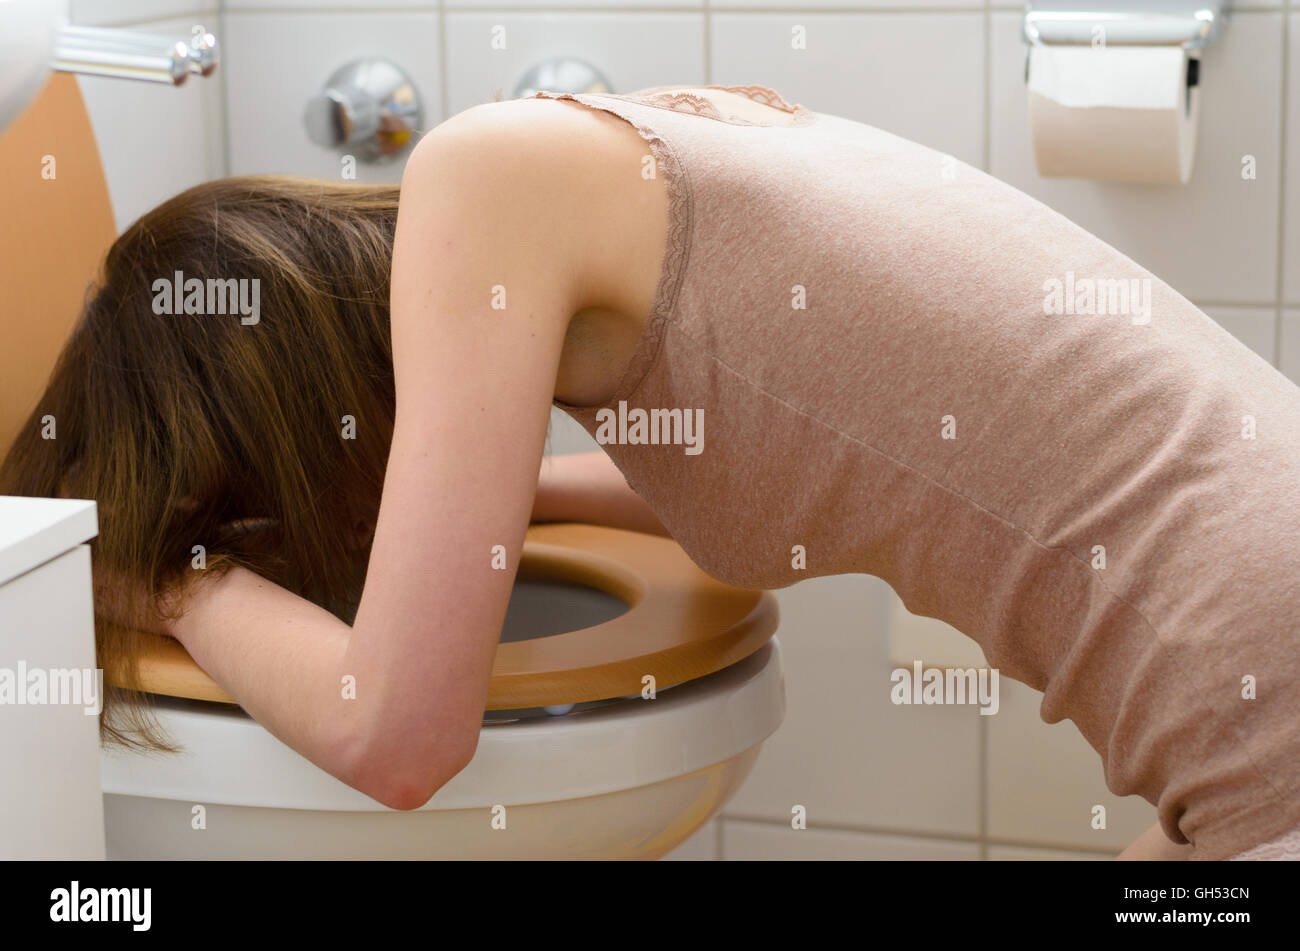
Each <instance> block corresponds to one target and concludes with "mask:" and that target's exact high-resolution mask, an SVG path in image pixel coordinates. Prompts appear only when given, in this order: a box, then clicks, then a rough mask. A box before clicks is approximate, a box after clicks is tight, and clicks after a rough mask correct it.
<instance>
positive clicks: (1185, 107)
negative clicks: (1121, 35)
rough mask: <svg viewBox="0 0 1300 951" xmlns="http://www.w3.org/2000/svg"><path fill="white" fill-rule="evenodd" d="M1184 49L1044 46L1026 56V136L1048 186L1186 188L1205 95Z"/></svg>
mask: <svg viewBox="0 0 1300 951" xmlns="http://www.w3.org/2000/svg"><path fill="white" fill-rule="evenodd" d="M1192 58H1193V57H1192V54H1190V53H1189V52H1188V51H1187V50H1185V49H1183V48H1182V47H1180V46H1106V47H1091V46H1041V45H1035V46H1033V47H1031V50H1030V54H1029V128H1030V135H1031V137H1032V139H1033V143H1034V159H1035V161H1036V162H1037V164H1038V173H1039V174H1040V175H1043V176H1045V177H1048V178H1089V179H1094V180H1097V181H1108V182H1139V183H1143V184H1175V183H1177V184H1186V182H1187V180H1188V179H1189V178H1191V175H1192V161H1193V158H1194V156H1195V148H1196V128H1197V120H1198V118H1199V113H1200V109H1199V103H1200V94H1199V88H1198V87H1197V86H1192V87H1189V86H1188V84H1187V78H1188V69H1189V68H1190V67H1189V63H1190V60H1191V59H1192Z"/></svg>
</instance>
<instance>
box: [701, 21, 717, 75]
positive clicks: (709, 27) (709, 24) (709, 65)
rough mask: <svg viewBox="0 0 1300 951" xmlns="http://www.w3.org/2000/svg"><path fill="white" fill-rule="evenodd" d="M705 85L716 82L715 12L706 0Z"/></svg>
mask: <svg viewBox="0 0 1300 951" xmlns="http://www.w3.org/2000/svg"><path fill="white" fill-rule="evenodd" d="M702 12H703V14H704V41H703V42H704V85H706V86H708V85H711V84H712V83H713V82H714V79H713V10H712V8H710V6H709V0H704V10H703V11H702Z"/></svg>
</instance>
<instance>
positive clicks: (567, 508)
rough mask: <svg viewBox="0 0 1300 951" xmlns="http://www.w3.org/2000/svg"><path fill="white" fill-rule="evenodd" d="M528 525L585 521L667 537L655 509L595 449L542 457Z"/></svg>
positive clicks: (607, 457)
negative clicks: (531, 519)
mask: <svg viewBox="0 0 1300 951" xmlns="http://www.w3.org/2000/svg"><path fill="white" fill-rule="evenodd" d="M533 521H534V522H586V523H588V524H591V525H608V526H610V527H612V528H625V529H627V530H629V531H633V532H645V533H646V534H648V535H664V536H667V535H668V530H667V529H666V528H664V526H663V523H662V522H660V521H659V518H658V517H657V516H656V515H655V513H654V510H652V509H651V508H650V506H649V505H647V504H646V503H645V500H643V499H642V498H641V497H640V496H639V495H637V494H636V493H635V492H633V491H632V489H631V488H630V487H629V486H628V484H627V480H626V479H624V478H623V473H621V472H619V471H618V467H617V466H615V465H614V462H613V460H611V459H610V458H609V456H607V455H605V453H603V452H601V451H599V450H596V451H595V452H579V453H573V454H571V455H564V456H548V457H547V458H546V460H545V461H544V462H543V463H542V471H541V475H540V476H539V477H538V480H537V498H536V499H535V501H534V503H533Z"/></svg>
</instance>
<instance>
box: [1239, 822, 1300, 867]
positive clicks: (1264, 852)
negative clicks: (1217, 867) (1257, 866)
mask: <svg viewBox="0 0 1300 951" xmlns="http://www.w3.org/2000/svg"><path fill="white" fill-rule="evenodd" d="M1228 861H1230V862H1300V828H1296V829H1292V830H1291V831H1290V832H1287V833H1284V834H1283V835H1280V836H1278V837H1277V838H1276V839H1273V840H1272V841H1269V842H1264V843H1262V844H1260V845H1257V846H1255V847H1254V848H1253V849H1247V850H1246V851H1245V852H1239V853H1238V854H1236V855H1232V856H1229V858H1228Z"/></svg>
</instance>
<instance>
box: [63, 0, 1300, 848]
mask: <svg viewBox="0 0 1300 951" xmlns="http://www.w3.org/2000/svg"><path fill="white" fill-rule="evenodd" d="M1237 8H1238V11H1239V12H1238V15H1237V16H1236V17H1235V19H1234V22H1233V23H1232V24H1231V25H1230V28H1229V29H1228V31H1227V32H1226V33H1225V34H1224V37H1223V39H1222V41H1221V42H1220V43H1219V44H1218V45H1217V46H1216V47H1215V48H1213V49H1211V50H1210V51H1209V52H1208V53H1207V55H1206V57H1205V63H1204V66H1205V69H1204V74H1203V75H1204V77H1205V99H1204V103H1203V115H1202V124H1201V133H1200V141H1199V149H1198V160H1197V169H1196V173H1195V176H1194V178H1193V180H1192V182H1191V183H1190V184H1189V185H1187V186H1186V187H1159V188H1155V187H1137V186H1117V185H1100V184H1093V183H1087V182H1064V181H1046V180H1043V179H1040V178H1039V177H1038V176H1037V174H1036V172H1035V171H1034V167H1033V160H1032V155H1031V152H1030V148H1029V142H1028V138H1027V130H1026V124H1025V102H1024V85H1023V69H1024V48H1023V46H1022V45H1021V43H1020V40H1019V36H1018V23H1019V9H1020V5H1019V4H1017V3H990V2H987V0H813V2H809V3H800V2H798V0H708V2H704V0H563V2H562V3H561V2H549V0H508V2H507V0H502V2H499V3H496V2H491V0H446V2H443V3H438V2H418V0H382V2H378V3H374V4H368V3H367V2H365V0H276V2H275V3H273V4H267V3H263V2H261V0H224V2H222V0H73V13H74V18H75V19H78V20H79V21H81V22H85V23H96V24H102V23H109V24H131V25H133V26H134V27H135V28H138V29H152V30H160V31H169V32H170V31H176V32H177V33H178V35H181V34H184V33H187V32H188V28H189V26H190V25H192V24H193V23H199V22H201V23H204V24H205V25H208V26H209V27H210V28H214V29H215V31H216V32H217V34H218V36H219V37H220V39H221V41H222V42H223V44H224V48H225V64H224V66H223V68H222V70H221V71H220V73H219V76H220V81H209V82H208V83H206V84H204V83H201V82H199V81H192V82H191V83H190V84H189V85H188V86H187V87H186V88H185V89H182V90H179V91H176V90H167V89H158V88H154V87H144V86H141V87H131V86H128V85H126V84H123V83H109V82H105V81H96V80H86V81H83V84H82V87H83V89H84V90H85V93H86V97H87V100H88V102H89V103H90V108H91V111H92V116H93V118H94V121H95V126H96V132H97V135H98V136H99V140H100V147H101V151H102V152H103V157H104V163H105V166H106V168H107V171H108V176H109V181H110V186H111V188H112V192H113V199H114V203H115V208H116V211H117V216H118V221H119V224H120V225H125V224H126V223H127V222H129V221H130V220H131V219H133V218H134V217H135V216H136V215H138V214H139V213H140V212H141V211H143V210H145V209H146V208H148V207H149V206H151V205H152V204H154V203H156V202H158V201H160V200H162V199H164V198H166V197H168V196H169V195H171V194H173V193H175V192H176V191H178V190H180V189H182V188H184V187H186V186H188V185H190V184H194V183H196V182H198V181H202V180H204V179H206V178H210V177H215V176H218V175H221V174H241V173H246V172H291V173H296V174H306V175H318V176H332V175H336V174H337V159H336V157H335V156H333V155H331V154H329V153H326V152H322V151H320V150H318V149H316V148H315V147H314V146H312V145H311V144H310V143H308V142H307V140H306V138H305V136H304V134H303V132H302V128H301V118H300V117H301V110H302V108H303V105H304V103H305V101H306V98H307V96H308V95H309V94H310V93H311V92H313V91H315V90H316V89H317V88H318V87H319V86H320V84H321V83H322V82H323V80H324V79H325V77H326V75H328V73H329V72H330V71H331V70H332V69H334V68H335V67H337V66H338V65H341V64H342V62H344V61H345V60H346V59H349V58H352V57H354V56H359V55H364V54H374V55H382V56H385V57H386V58H389V59H392V60H393V61H395V62H397V63H399V64H400V65H402V66H403V67H404V68H405V69H406V70H407V71H408V72H409V73H410V74H411V75H412V76H413V77H414V79H415V81H416V85H417V86H418V87H419V90H420V92H421V94H422V96H423V97H424V100H425V103H426V109H427V112H428V116H429V121H430V124H432V123H434V122H437V121H440V120H441V119H442V118H444V117H445V116H446V115H448V114H452V113H454V112H456V111H459V110H461V109H463V108H465V107H467V106H469V105H472V104H474V103H476V102H481V101H486V100H489V99H492V98H494V97H496V96H497V95H507V96H508V95H509V94H510V92H511V90H512V89H513V86H514V84H515V82H516V81H517V80H518V78H519V76H520V74H521V73H522V72H523V71H524V70H525V69H526V68H527V67H528V66H529V65H531V64H532V63H533V62H535V61H536V60H538V59H540V58H542V57H544V56H551V55H559V54H572V55H576V56H579V57H582V58H585V59H587V60H588V61H590V62H592V63H593V64H594V65H596V66H597V67H599V68H600V69H601V70H603V71H604V72H605V73H606V75H607V76H608V77H609V78H610V80H611V82H612V84H613V85H614V87H615V89H616V90H627V89H633V88H637V87H639V86H649V85H660V84H668V83H694V82H712V83H762V84H765V85H768V86H772V87H774V88H776V89H777V90H778V91H780V92H782V93H783V94H784V95H785V96H786V97H787V98H789V99H791V100H793V101H798V102H802V103H804V104H805V105H808V106H809V107H811V108H814V109H818V110H820V111H824V112H833V113H838V114H841V115H845V116H848V117H850V118H854V119H858V120H861V121H864V122H868V123H871V124H873V125H878V126H881V127H884V128H887V129H890V130H891V131H894V132H897V133H899V134H901V135H904V136H907V137H909V138H912V139H916V140H918V141H921V142H924V143H926V144H927V145H931V146H933V147H935V148H938V149H942V150H944V151H946V152H948V153H950V154H952V155H955V156H957V157H958V158H960V159H962V160H964V161H966V162H969V163H971V164H973V165H976V166H978V167H981V168H984V169H985V170H987V171H990V172H992V173H993V174H995V175H997V176H999V177H1002V178H1004V179H1006V180H1007V181H1009V182H1011V183H1012V184H1014V185H1016V186H1017V187H1019V188H1022V189H1023V190H1025V191H1027V192H1029V193H1030V194H1032V195H1034V196H1035V197H1037V198H1039V199H1041V200H1042V201H1044V202H1046V203H1047V204H1049V205H1051V206H1053V207H1055V208H1057V209H1058V210H1060V211H1062V212H1063V213H1065V214H1066V215H1068V216H1070V217H1072V218H1074V219H1075V220H1077V221H1079V222H1080V223H1081V224H1083V225H1084V226H1085V227H1087V228H1089V229H1090V230H1092V231H1094V232H1096V233H1097V234H1099V235H1100V236H1101V237H1103V238H1104V239H1105V240H1107V241H1109V242H1110V243H1112V244H1114V245H1115V246H1116V247H1118V248H1119V249H1120V250H1122V251H1124V252H1125V253H1127V254H1129V255H1130V256H1132V257H1133V258H1135V259H1136V260H1138V261H1139V262H1141V263H1142V264H1144V265H1146V266H1147V267H1149V268H1151V269H1152V270H1153V271H1155V272H1156V273H1157V274H1159V275H1160V276H1161V277H1163V278H1164V279H1166V280H1167V281H1169V282H1170V283H1171V284H1173V285H1174V286H1175V287H1176V288H1178V289H1179V290H1180V291H1182V292H1183V293H1184V294H1186V295H1187V296H1189V297H1190V298H1192V300H1194V301H1195V302H1196V303H1198V304H1199V305H1201V306H1202V307H1203V308H1204V309H1205V310H1206V311H1207V313H1209V314H1210V315H1211V316H1212V317H1213V318H1214V319H1215V320H1218V321H1219V322H1220V323H1222V324H1223V325H1224V326H1225V327H1227V328H1228V329H1229V330H1230V331H1231V332H1232V333H1233V334H1235V335H1236V336H1237V337H1238V338H1240V339H1241V340H1242V341H1244V342H1245V343H1246V344H1247V345H1248V346H1250V347H1251V348H1253V349H1254V350H1255V351H1256V352H1258V353H1259V354H1261V355H1262V356H1263V357H1264V358H1265V359H1266V360H1269V361H1270V362H1273V363H1274V364H1275V365H1277V366H1278V367H1279V368H1280V369H1281V370H1282V371H1283V372H1284V373H1287V374H1288V375H1290V376H1291V377H1292V378H1293V379H1295V380H1297V381H1300V0H1239V2H1238V3H1237ZM214 18H215V19H214ZM214 24H215V26H214ZM497 26H500V27H503V28H504V30H505V36H506V40H507V42H506V48H505V49H493V48H492V47H491V46H489V43H488V39H489V31H490V30H491V29H493V28H495V27H497ZM794 28H799V29H801V30H802V31H803V32H804V35H805V36H806V37H807V49H804V50H793V49H791V44H790V36H791V31H792V29H794ZM1245 155H1253V156H1255V158H1256V162H1257V167H1258V177H1257V178H1256V179H1254V180H1250V181H1247V180H1243V179H1242V177H1241V174H1240V167H1241V160H1242V157H1243V156H1245ZM360 173H361V174H360V178H361V179H362V180H389V181H395V180H396V179H397V176H398V175H399V174H400V169H399V168H397V167H387V168H375V167H367V166H361V168H360ZM1284 246H1285V250H1284ZM592 445H593V444H592V443H591V441H590V439H589V438H588V437H587V436H586V434H585V433H584V432H582V431H581V430H580V429H579V428H578V427H577V426H576V424H573V423H572V422H571V421H570V420H569V419H568V417H565V416H561V415H558V414H557V415H556V417H555V420H554V425H553V428H552V434H551V449H552V451H554V452H569V451H577V450H582V449H587V448H591V447H592ZM779 598H780V601H781V610H782V617H783V622H782V641H783V644H784V649H785V658H786V663H787V666H788V671H787V680H786V683H787V694H788V703H789V712H788V716H787V720H786V722H785V725H784V726H783V727H782V729H781V730H780V732H779V733H778V734H777V735H776V736H775V737H773V739H772V740H771V741H769V743H768V744H767V746H766V747H765V750H764V753H763V755H762V756H761V757H760V759H759V762H758V765H757V767H756V768H755V771H754V774H753V776H752V777H751V779H750V780H749V782H748V783H747V784H746V786H745V787H744V788H743V789H742V790H741V791H740V793H739V794H738V795H737V796H736V798H735V799H734V800H733V802H732V803H731V804H730V805H729V807H728V808H727V810H726V812H725V814H724V815H723V816H720V817H718V818H716V819H714V820H713V821H712V822H710V823H709V824H708V825H707V826H706V827H705V828H704V829H703V830H701V832H700V833H699V834H697V835H696V836H694V837H693V838H692V839H691V840H690V841H689V842H687V843H686V844H685V845H683V846H682V847H681V848H680V849H679V850H677V852H676V853H674V856H673V857H674V858H684V859H716V858H728V859H747V858H780V857H786V858H899V859H925V858H953V859H975V858H986V859H998V860H1021V859H1033V858H1050V859H1071V858H1098V857H1103V858H1104V857H1107V856H1109V855H1112V854H1114V853H1115V852H1117V851H1118V850H1119V849H1120V848H1122V847H1123V846H1124V845H1125V844H1126V843H1127V842H1128V841H1131V839H1133V838H1134V837H1136V836H1137V834H1138V833H1139V832H1141V831H1142V830H1143V829H1144V828H1145V827H1146V826H1147V825H1149V824H1150V822H1152V821H1153V819H1154V810H1153V809H1152V808H1151V807H1150V806H1149V805H1147V804H1146V803H1144V802H1140V801H1136V802H1135V801H1133V800H1131V799H1128V800H1123V799H1119V798H1117V797H1115V796H1112V795H1111V794H1110V793H1109V792H1108V791H1107V790H1106V788H1105V785H1104V783H1103V781H1102V777H1101V768H1100V764H1099V762H1098V760H1097V757H1096V756H1095V754H1093V753H1092V751H1091V750H1090V749H1089V748H1088V747H1087V745H1086V744H1085V743H1084V741H1083V740H1082V738H1081V737H1080V736H1079V733H1078V731H1077V730H1076V729H1075V728H1074V726H1073V725H1072V724H1070V723H1068V722H1067V723H1061V724H1055V725H1051V726H1049V725H1047V724H1044V723H1043V722H1042V721H1041V720H1040V718H1039V716H1038V704H1039V700H1040V696H1039V695H1038V694H1037V693H1036V692H1035V691H1033V690H1031V689H1029V688H1027V687H1023V686H1021V685H1017V684H1011V683H1009V682H1007V681H1005V680H1004V681H1003V682H1002V697H1001V702H1002V709H1001V711H1000V712H999V713H998V715H996V716H993V717H980V716H978V715H977V714H976V712H975V710H974V709H973V708H963V709H957V708H951V707H895V706H893V705H892V704H890V703H888V702H887V700H885V699H884V697H883V694H882V692H881V691H880V690H879V689H878V688H877V686H875V685H876V684H878V683H880V682H881V678H886V679H887V676H888V671H889V669H891V668H892V667H893V666H894V657H895V655H898V654H900V653H906V652H908V651H909V650H910V649H911V648H912V647H917V653H920V654H921V655H922V656H923V657H924V656H934V655H944V657H947V656H949V655H948V654H947V652H948V650H949V648H948V647H945V646H943V645H944V643H945V642H944V641H943V637H944V636H945V635H944V632H942V631H939V632H935V631H930V632H929V635H927V638H928V639H922V640H915V639H913V640H909V637H911V635H909V634H908V633H907V631H906V630H903V631H901V636H900V637H896V638H894V639H893V641H892V642H891V639H890V637H889V627H890V617H891V613H894V612H896V609H897V605H896V604H895V603H894V598H893V594H892V592H890V591H889V589H888V588H887V587H886V586H885V585H884V584H883V583H881V582H879V581H877V580H875V579H871V578H860V577H859V578H838V579H817V580H813V581H808V582H805V583H804V584H801V585H797V586H795V587H793V588H790V589H786V590H784V591H781V592H780V593H779ZM931 635H932V636H931ZM921 644H925V645H931V646H924V647H920V646H918V645H921ZM927 652H928V653H927ZM964 656H975V657H978V652H975V654H974V655H964ZM944 657H939V658H938V659H939V660H943V659H944ZM951 662H963V663H964V662H965V661H964V660H963V661H951ZM796 805H802V806H803V807H804V808H805V809H806V810H807V815H808V829H807V830H803V831H794V830H793V829H791V827H790V816H791V809H792V808H793V807H794V806H796ZM1097 805H1102V806H1105V808H1106V814H1107V827H1106V829H1104V830H1101V829H1094V828H1093V823H1092V821H1091V819H1092V815H1093V812H1092V810H1093V809H1094V807H1095V806H1097Z"/></svg>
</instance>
